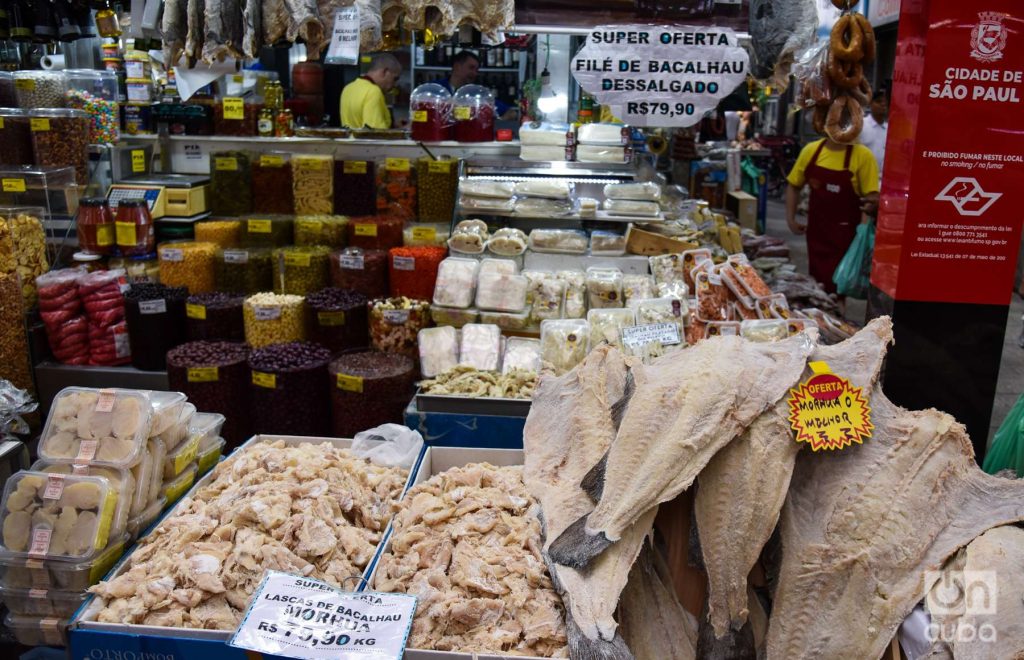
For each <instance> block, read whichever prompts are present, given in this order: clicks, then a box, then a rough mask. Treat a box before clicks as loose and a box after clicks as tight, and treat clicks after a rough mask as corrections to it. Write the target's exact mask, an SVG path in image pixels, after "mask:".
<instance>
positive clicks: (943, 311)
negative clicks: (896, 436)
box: [869, 0, 1024, 462]
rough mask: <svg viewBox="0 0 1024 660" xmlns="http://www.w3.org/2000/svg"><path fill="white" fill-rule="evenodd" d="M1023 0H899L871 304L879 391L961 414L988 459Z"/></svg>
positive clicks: (1015, 189) (1018, 165) (1022, 152)
mask: <svg viewBox="0 0 1024 660" xmlns="http://www.w3.org/2000/svg"><path fill="white" fill-rule="evenodd" d="M1021 18H1024V6H1021V3H1020V2H1019V1H1018V0H982V2H980V3H975V4H971V3H967V4H965V3H957V2H954V0H917V1H915V2H904V3H903V7H902V12H901V15H900V29H899V39H898V45H897V53H896V68H895V72H894V74H893V83H894V84H893V94H892V101H891V108H892V111H891V115H890V119H889V134H888V142H887V144H886V158H885V171H884V173H883V177H882V195H881V206H880V209H879V216H878V230H877V235H876V244H875V255H874V264H873V268H872V275H871V282H872V285H873V287H874V288H873V291H872V293H871V299H870V301H869V309H871V310H872V311H873V312H875V313H883V312H884V313H891V314H892V316H893V321H894V324H895V329H894V332H895V340H896V343H895V346H893V348H892V349H891V350H890V352H889V357H888V363H887V368H886V373H885V379H884V387H885V391H886V394H887V395H888V396H889V397H890V398H891V399H892V400H893V401H894V402H896V403H898V404H900V405H903V406H906V407H908V408H912V409H920V408H928V407H935V408H939V409H942V410H945V411H947V412H949V413H950V414H952V415H954V416H955V417H956V418H957V420H959V421H960V422H962V423H963V424H965V425H966V426H967V430H968V433H970V436H971V439H972V442H973V443H974V448H975V453H976V455H977V460H978V461H979V462H981V461H982V459H983V458H984V453H985V446H986V444H987V439H988V430H989V423H990V420H991V415H992V403H993V401H994V398H995V390H996V382H997V379H998V376H999V366H1000V360H1001V357H1002V348H1003V337H1004V333H1005V329H1006V320H1007V314H1008V310H1009V302H1010V296H1011V295H1012V289H1013V279H1014V273H1015V269H1016V263H1017V253H1018V245H1019V243H1020V236H1021V220H1022V217H1024V214H1022V213H1021V210H1020V209H1021V208H1022V205H1024V185H1022V181H1024V134H1022V133H1021V132H1020V130H1019V128H1018V126H1017V124H1018V123H1019V117H1020V113H1021V110H1024V35H1022V34H1020V32H1019V31H1015V30H1016V28H1015V27H1014V26H1016V25H1019V23H1020V20H1021Z"/></svg>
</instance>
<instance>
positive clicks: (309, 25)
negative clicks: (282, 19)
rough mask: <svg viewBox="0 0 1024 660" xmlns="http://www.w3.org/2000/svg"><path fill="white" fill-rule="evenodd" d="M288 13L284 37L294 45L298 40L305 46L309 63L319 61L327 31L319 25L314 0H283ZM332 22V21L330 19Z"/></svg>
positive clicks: (317, 9) (325, 42) (317, 10)
mask: <svg viewBox="0 0 1024 660" xmlns="http://www.w3.org/2000/svg"><path fill="white" fill-rule="evenodd" d="M284 6H285V7H287V9H288V13H289V20H288V32H287V34H286V35H285V37H286V38H287V39H288V41H291V42H292V43H295V42H296V41H298V40H299V39H300V38H301V39H302V41H303V43H305V44H306V52H307V53H309V55H308V58H309V60H310V61H316V60H318V59H320V51H321V50H322V49H323V47H324V46H326V45H327V35H328V34H330V32H329V31H325V30H324V26H323V25H322V24H321V23H320V17H319V8H318V7H317V4H316V0H284ZM332 20H333V19H332Z"/></svg>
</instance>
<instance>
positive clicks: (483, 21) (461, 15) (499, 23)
mask: <svg viewBox="0 0 1024 660" xmlns="http://www.w3.org/2000/svg"><path fill="white" fill-rule="evenodd" d="M451 4H452V7H453V13H454V15H455V27H458V26H459V25H461V24H463V23H469V24H470V25H472V26H473V27H475V28H476V29H478V30H480V31H481V32H483V33H484V34H493V33H495V32H498V31H500V30H508V29H510V28H511V27H512V23H513V22H514V21H515V14H516V7H515V2H513V0H453V1H452V3H451ZM453 30H454V28H453Z"/></svg>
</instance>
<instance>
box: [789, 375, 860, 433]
mask: <svg viewBox="0 0 1024 660" xmlns="http://www.w3.org/2000/svg"><path fill="white" fill-rule="evenodd" d="M807 366H808V367H810V369H811V371H813V372H814V375H813V376H811V377H810V378H808V379H807V380H806V381H805V382H803V383H801V384H800V385H799V386H797V387H796V388H794V389H791V390H790V391H789V399H788V404H789V423H790V426H791V427H792V428H793V430H794V431H796V441H797V442H806V443H808V444H809V445H811V449H812V450H814V451H818V450H821V449H828V450H835V449H845V448H846V447H849V446H851V445H853V444H854V443H856V444H861V443H862V442H863V441H864V440H866V439H868V438H870V437H871V433H872V431H874V429H875V427H874V425H873V424H872V423H871V408H870V407H869V406H868V402H867V400H866V399H865V398H864V394H863V390H862V388H860V387H854V386H853V385H852V384H851V383H850V381H849V380H847V379H846V378H843V377H841V376H838V375H836V374H834V373H832V370H831V369H830V368H829V366H828V364H827V363H825V362H808V363H807Z"/></svg>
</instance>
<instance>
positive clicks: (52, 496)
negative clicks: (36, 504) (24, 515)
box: [43, 473, 65, 500]
mask: <svg viewBox="0 0 1024 660" xmlns="http://www.w3.org/2000/svg"><path fill="white" fill-rule="evenodd" d="M64 477H65V475H63V474H52V473H51V474H47V475H46V488H44V489H43V499H44V500H59V499H60V496H61V495H63V494H64Z"/></svg>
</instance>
